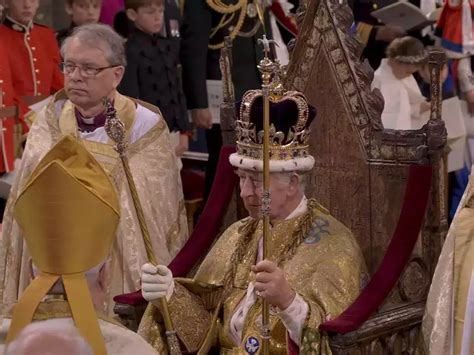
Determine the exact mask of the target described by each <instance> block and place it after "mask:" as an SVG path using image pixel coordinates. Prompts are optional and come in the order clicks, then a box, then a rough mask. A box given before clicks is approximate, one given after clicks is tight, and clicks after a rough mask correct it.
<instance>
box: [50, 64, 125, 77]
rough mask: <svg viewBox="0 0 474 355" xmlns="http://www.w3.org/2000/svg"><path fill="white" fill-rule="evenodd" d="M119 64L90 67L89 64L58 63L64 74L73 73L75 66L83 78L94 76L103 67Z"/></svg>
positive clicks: (112, 66) (103, 68)
mask: <svg viewBox="0 0 474 355" xmlns="http://www.w3.org/2000/svg"><path fill="white" fill-rule="evenodd" d="M119 66H120V64H115V65H109V66H107V67H101V68H95V67H90V66H82V65H76V64H74V63H64V62H63V63H61V64H60V65H59V68H60V70H61V72H63V74H66V75H71V74H72V73H74V71H75V70H76V68H77V69H79V73H80V74H81V76H83V77H85V78H92V77H94V76H96V75H97V74H99V73H100V72H102V71H104V70H105V69H110V68H115V67H119Z"/></svg>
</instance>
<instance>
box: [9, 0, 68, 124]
mask: <svg viewBox="0 0 474 355" xmlns="http://www.w3.org/2000/svg"><path fill="white" fill-rule="evenodd" d="M38 7H39V0H36V1H22V0H15V1H13V0H9V1H7V16H6V19H5V21H4V23H3V25H1V26H0V42H2V44H3V46H4V47H5V48H7V49H8V51H7V52H6V53H7V57H8V60H9V65H10V70H11V75H12V83H13V89H14V90H15V92H16V95H18V97H19V98H20V100H21V101H22V105H21V108H23V107H24V108H26V107H27V106H28V105H30V104H31V103H34V102H36V101H38V100H39V99H40V98H41V97H42V96H49V95H51V94H53V93H55V92H56V91H58V90H59V89H61V88H62V87H63V75H62V73H61V71H60V70H59V63H60V55H59V48H58V45H57V42H56V38H55V35H54V32H53V30H51V29H49V28H48V27H45V26H42V25H38V24H36V23H33V17H34V16H35V13H36V10H37V9H38ZM24 111H25V110H23V109H22V110H20V114H19V118H20V122H21V123H22V128H23V133H26V132H27V131H28V127H27V125H26V123H25V121H24V120H23V114H24V113H25V112H24Z"/></svg>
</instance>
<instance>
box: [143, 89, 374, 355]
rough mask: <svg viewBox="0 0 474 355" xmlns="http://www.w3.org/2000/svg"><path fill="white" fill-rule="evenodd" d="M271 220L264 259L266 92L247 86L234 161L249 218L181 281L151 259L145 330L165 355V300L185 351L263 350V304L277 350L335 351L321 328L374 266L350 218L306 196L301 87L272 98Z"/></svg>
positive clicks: (308, 161) (306, 113)
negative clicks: (341, 219) (351, 227)
mask: <svg viewBox="0 0 474 355" xmlns="http://www.w3.org/2000/svg"><path fill="white" fill-rule="evenodd" d="M270 98H271V99H270V110H269V112H270V130H269V134H270V144H269V177H270V178H269V186H270V188H269V191H270V205H269V212H268V215H269V221H270V223H269V225H270V228H269V230H270V233H269V235H268V238H266V241H265V245H266V246H265V248H266V255H267V258H264V257H263V255H264V253H263V245H264V243H263V238H262V235H263V220H262V194H263V193H264V189H263V185H264V183H263V175H264V174H263V142H262V140H263V139H262V137H263V132H262V129H263V116H264V115H263V106H264V105H263V102H264V100H263V98H262V91H261V90H252V91H248V92H247V93H246V94H245V95H244V97H243V99H242V102H241V104H240V109H239V110H238V111H239V112H238V117H239V118H238V120H237V121H236V128H235V129H236V134H237V150H236V152H235V153H233V154H232V155H231V156H230V158H229V160H230V163H231V164H232V165H233V166H234V167H235V168H236V174H237V175H238V176H239V178H240V196H241V198H242V200H243V203H244V205H245V208H246V210H247V211H248V214H249V216H248V217H247V218H244V219H242V220H240V221H238V222H236V223H234V224H233V225H231V226H230V227H229V228H228V229H227V230H226V231H225V232H224V233H223V234H222V236H221V237H220V238H219V239H218V241H217V242H216V243H215V245H214V246H213V248H212V249H211V251H210V252H209V254H208V255H207V256H206V258H205V259H204V261H203V262H202V264H201V265H200V267H199V268H198V271H197V272H196V274H195V276H194V278H193V279H173V275H172V273H171V271H170V270H169V269H168V268H167V267H165V266H163V265H158V266H153V265H151V264H144V265H143V267H142V295H143V297H144V298H145V299H146V300H148V301H149V302H151V304H153V305H156V307H153V306H149V307H148V309H147V310H146V312H145V314H144V317H143V318H142V321H141V323H140V327H139V331H138V333H139V334H140V335H142V336H143V337H144V338H145V339H146V340H147V341H148V342H150V343H151V344H152V345H153V347H154V348H155V349H156V350H157V351H159V352H160V353H162V352H163V349H164V344H163V343H164V341H165V340H164V335H163V334H164V333H163V326H162V324H161V318H162V314H161V311H160V310H159V307H158V306H159V298H161V297H166V299H167V300H168V305H169V314H170V316H171V319H172V321H173V324H174V327H175V331H176V334H177V336H178V338H179V340H180V342H181V346H182V347H183V350H184V351H187V352H196V351H199V353H203V354H205V353H207V352H208V351H210V349H214V350H215V349H218V351H220V353H221V354H247V353H248V354H258V353H260V351H261V349H262V341H263V337H262V335H261V328H262V302H263V300H266V301H267V303H268V305H269V323H268V324H269V330H270V341H269V353H270V354H297V353H299V352H301V353H307V352H311V353H313V352H314V353H318V354H319V353H330V350H329V344H328V340H327V339H326V336H324V335H322V334H320V333H319V330H318V327H319V325H320V324H321V323H323V322H325V321H326V320H328V319H332V318H335V317H337V316H338V315H339V314H340V313H342V312H343V311H344V310H345V309H346V308H347V307H348V306H349V305H350V304H351V303H352V302H353V301H354V299H355V298H356V297H357V296H358V294H359V292H360V290H361V286H362V285H361V283H362V280H363V279H364V278H365V276H366V275H365V273H366V267H365V262H364V259H363V256H362V253H361V250H360V248H359V246H358V244H357V242H356V240H355V238H354V236H353V235H352V233H351V231H350V230H349V229H347V228H346V227H345V226H344V225H343V224H342V223H340V222H338V221H337V220H336V219H334V218H333V217H332V216H331V215H330V214H329V213H328V211H327V210H326V209H325V208H323V207H322V206H321V205H319V204H318V202H317V201H315V200H314V199H308V198H307V197H306V196H305V192H304V191H305V185H306V183H307V179H308V174H309V172H310V171H311V170H312V168H313V165H314V158H313V156H311V155H310V154H309V145H308V139H309V126H310V123H311V121H312V120H313V119H314V117H315V115H316V110H315V109H314V108H313V107H311V106H309V105H308V103H307V101H306V98H305V97H304V96H303V95H302V94H301V93H298V92H295V91H289V92H281V93H277V92H275V93H271V95H270Z"/></svg>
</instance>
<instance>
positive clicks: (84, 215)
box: [7, 136, 120, 354]
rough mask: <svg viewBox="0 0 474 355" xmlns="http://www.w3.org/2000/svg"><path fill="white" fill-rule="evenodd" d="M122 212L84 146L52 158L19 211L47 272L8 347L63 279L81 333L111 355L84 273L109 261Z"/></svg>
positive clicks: (17, 314) (62, 148)
mask: <svg viewBox="0 0 474 355" xmlns="http://www.w3.org/2000/svg"><path fill="white" fill-rule="evenodd" d="M119 210H120V207H119V201H118V198H117V195H116V192H115V188H114V186H113V184H112V182H111V181H110V179H109V177H108V176H107V173H106V172H105V171H104V170H103V169H102V167H101V166H100V164H99V163H98V162H97V161H96V160H95V158H94V157H93V156H92V155H91V154H90V153H89V152H88V151H87V150H86V148H85V147H84V146H83V144H82V143H81V142H79V141H78V140H76V139H75V138H73V137H72V136H65V137H64V138H63V139H61V141H59V142H58V143H57V144H56V145H55V146H54V147H53V148H52V149H51V150H50V151H49V152H48V153H47V154H46V156H45V157H44V158H43V159H42V160H41V162H40V163H39V165H38V166H37V167H36V168H35V170H34V171H33V173H32V174H31V176H30V178H29V179H28V181H27V182H26V184H25V187H24V188H23V190H22V191H21V193H20V195H19V197H18V199H17V201H16V203H15V207H14V214H15V219H16V221H17V222H18V224H19V226H20V227H21V229H22V231H23V234H24V236H25V240H26V244H27V246H28V250H29V252H30V254H31V257H32V259H33V263H34V264H35V265H36V266H37V267H38V268H39V269H40V271H41V272H40V274H39V275H38V276H37V277H36V278H35V279H34V280H33V281H32V282H31V284H30V285H29V286H28V287H27V289H26V290H25V292H24V294H23V295H22V297H21V298H20V299H19V301H18V303H17V304H16V305H15V308H14V310H13V318H12V324H11V327H10V330H9V333H8V336H7V342H9V341H11V340H13V339H14V338H15V336H16V335H17V334H18V332H20V331H21V329H23V327H25V326H26V325H28V324H29V323H30V322H31V321H32V319H33V316H34V313H35V310H36V308H37V306H38V304H39V302H41V300H42V298H43V297H44V296H45V295H46V293H47V292H48V291H49V289H50V288H51V287H52V286H53V285H54V283H55V282H56V281H57V280H58V279H59V278H61V279H62V282H63V284H64V289H65V292H66V295H67V300H68V303H69V305H70V308H71V313H72V316H73V318H74V322H75V324H76V326H77V328H78V330H79V332H80V333H81V334H82V335H83V336H84V338H85V339H86V340H87V341H88V342H89V343H90V345H91V346H92V347H93V349H94V352H95V353H96V354H105V344H104V340H103V338H102V334H101V332H100V328H99V324H98V320H97V315H96V313H95V310H94V306H93V304H92V298H91V295H90V292H89V288H88V285H87V282H86V279H85V275H84V272H85V271H87V270H89V269H91V268H93V267H94V266H96V265H97V264H99V263H100V262H101V261H103V260H104V259H105V258H106V257H107V255H108V253H109V251H110V249H111V246H112V243H113V240H114V238H115V232H116V228H117V225H118V221H119Z"/></svg>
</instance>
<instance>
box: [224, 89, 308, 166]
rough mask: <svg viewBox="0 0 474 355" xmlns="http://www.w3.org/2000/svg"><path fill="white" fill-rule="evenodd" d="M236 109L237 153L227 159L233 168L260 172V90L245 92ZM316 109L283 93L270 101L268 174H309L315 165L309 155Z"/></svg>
mask: <svg viewBox="0 0 474 355" xmlns="http://www.w3.org/2000/svg"><path fill="white" fill-rule="evenodd" d="M237 105H238V107H237V112H238V120H237V121H236V128H235V129H236V134H237V152H236V153H234V154H232V155H231V156H230V158H229V160H230V162H231V164H232V165H233V166H235V167H238V168H242V169H247V170H252V171H262V170H263V138H262V137H263V97H262V92H261V90H250V91H247V92H246V93H245V95H244V97H243V99H242V101H241V102H239V103H238V104H237ZM315 117H316V108H314V107H313V106H310V105H308V103H307V101H306V98H305V97H304V95H303V94H301V93H299V92H296V91H289V92H286V93H284V95H283V96H282V97H281V98H278V99H275V100H272V101H270V133H269V134H270V171H271V172H284V171H308V170H311V169H312V167H313V165H314V158H313V157H312V156H311V155H310V154H309V145H308V140H309V126H310V124H311V122H312V121H313V120H314V118H315Z"/></svg>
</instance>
